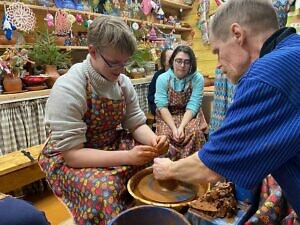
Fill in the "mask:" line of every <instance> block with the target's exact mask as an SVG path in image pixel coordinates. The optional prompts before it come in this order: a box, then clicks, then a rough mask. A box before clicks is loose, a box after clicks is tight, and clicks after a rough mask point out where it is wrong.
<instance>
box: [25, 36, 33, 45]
mask: <svg viewBox="0 0 300 225" xmlns="http://www.w3.org/2000/svg"><path fill="white" fill-rule="evenodd" d="M24 39H25V42H26V43H30V44H32V43H35V35H34V34H26V35H24Z"/></svg>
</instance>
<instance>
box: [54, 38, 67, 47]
mask: <svg viewBox="0 0 300 225" xmlns="http://www.w3.org/2000/svg"><path fill="white" fill-rule="evenodd" d="M65 40H66V38H65V37H60V36H57V37H56V38H55V43H56V45H57V46H64V45H65Z"/></svg>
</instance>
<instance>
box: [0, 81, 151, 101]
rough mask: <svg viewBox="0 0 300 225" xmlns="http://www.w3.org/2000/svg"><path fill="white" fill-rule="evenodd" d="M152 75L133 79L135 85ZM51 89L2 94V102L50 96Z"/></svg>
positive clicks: (0, 96)
mask: <svg viewBox="0 0 300 225" xmlns="http://www.w3.org/2000/svg"><path fill="white" fill-rule="evenodd" d="M151 79H152V77H145V78H140V79H131V82H132V84H133V85H138V84H145V83H149V82H150V81H151ZM50 91H51V89H45V90H40V91H26V92H22V93H16V94H0V104H5V103H10V102H16V101H20V100H29V99H36V98H44V97H48V96H49V94H50Z"/></svg>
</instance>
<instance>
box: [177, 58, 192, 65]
mask: <svg viewBox="0 0 300 225" xmlns="http://www.w3.org/2000/svg"><path fill="white" fill-rule="evenodd" d="M174 62H175V63H176V64H177V65H180V66H181V65H182V64H183V65H184V66H189V65H191V60H189V59H185V60H183V59H174Z"/></svg>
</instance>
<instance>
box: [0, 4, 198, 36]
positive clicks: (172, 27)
mask: <svg viewBox="0 0 300 225" xmlns="http://www.w3.org/2000/svg"><path fill="white" fill-rule="evenodd" d="M11 4H13V3H12V2H6V1H0V6H3V7H4V6H9V5H11ZM161 4H162V5H165V6H168V7H172V8H178V9H180V8H182V9H191V8H192V7H191V6H188V5H185V4H178V3H173V2H171V1H169V0H163V1H162V2H161ZM25 5H27V6H28V7H29V8H31V9H33V10H38V11H43V12H57V11H58V10H64V11H66V12H69V13H72V14H81V15H87V16H92V17H98V16H107V15H104V14H99V13H93V12H89V11H80V10H73V9H60V8H56V7H45V6H38V5H29V4H25ZM122 18H123V20H126V21H129V22H138V23H147V24H153V25H155V26H157V27H159V28H161V29H169V30H172V29H174V28H175V30H176V31H178V32H180V31H191V28H186V27H175V26H172V25H167V24H160V23H153V22H149V21H143V20H138V19H132V18H128V17H122Z"/></svg>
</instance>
